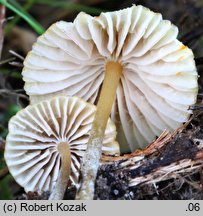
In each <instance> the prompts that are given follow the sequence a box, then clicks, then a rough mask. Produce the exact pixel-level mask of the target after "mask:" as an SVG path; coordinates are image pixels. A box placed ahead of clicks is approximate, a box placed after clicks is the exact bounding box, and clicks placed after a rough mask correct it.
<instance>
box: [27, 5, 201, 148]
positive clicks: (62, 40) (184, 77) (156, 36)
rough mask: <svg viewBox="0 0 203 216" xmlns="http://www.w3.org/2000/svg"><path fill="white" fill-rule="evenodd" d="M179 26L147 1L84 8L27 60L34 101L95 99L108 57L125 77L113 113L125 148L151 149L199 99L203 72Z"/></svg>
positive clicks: (41, 41) (46, 36)
mask: <svg viewBox="0 0 203 216" xmlns="http://www.w3.org/2000/svg"><path fill="white" fill-rule="evenodd" d="M177 34H178V29H177V27H176V26H174V25H172V24H171V22H170V21H168V20H163V19H162V16H161V14H158V13H154V12H152V11H150V10H149V9H147V8H145V7H143V6H135V5H134V6H132V7H130V8H127V9H124V10H120V11H115V12H108V13H102V14H101V15H100V16H99V17H92V16H90V15H87V14H85V13H80V14H79V15H78V16H77V17H76V19H75V20H74V22H73V23H70V22H64V21H60V22H57V23H55V24H53V25H52V26H51V27H50V28H49V29H48V30H47V31H46V33H45V34H43V35H42V36H40V37H39V39H38V40H37V42H36V43H35V44H34V46H33V49H32V51H31V52H30V53H29V54H28V56H27V57H26V59H25V62H24V65H25V67H24V69H23V79H24V81H25V90H26V92H27V94H28V95H29V96H30V99H31V103H35V102H38V101H40V100H42V99H44V98H47V97H52V96H53V95H57V94H67V95H77V96H79V97H82V98H83V99H84V100H86V101H89V102H91V103H95V101H96V99H97V97H98V92H99V89H100V87H101V85H102V81H103V79H104V71H105V66H106V63H107V62H108V61H117V62H119V63H120V64H121V65H122V67H123V75H122V77H121V81H120V84H119V87H118V89H117V95H116V102H115V104H114V107H113V110H112V113H111V117H112V120H113V121H114V122H115V123H116V125H117V128H118V129H117V131H118V140H119V143H120V144H121V146H122V148H123V150H124V151H129V150H131V151H133V150H134V149H136V148H138V147H144V146H145V145H146V144H147V143H149V142H151V141H152V140H153V139H154V138H155V136H158V135H160V134H161V132H162V131H163V130H164V129H167V130H169V131H173V130H174V129H176V128H177V127H178V126H180V125H181V124H182V123H183V122H185V121H187V119H188V116H189V115H190V111H188V107H189V106H190V105H192V104H194V103H195V102H196V95H197V71H196V66H195V62H194V56H193V53H192V51H191V50H190V49H189V48H188V47H186V46H184V45H183V44H182V43H181V42H180V41H179V40H177Z"/></svg>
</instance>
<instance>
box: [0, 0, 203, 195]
mask: <svg viewBox="0 0 203 216" xmlns="http://www.w3.org/2000/svg"><path fill="white" fill-rule="evenodd" d="M1 3H3V4H4V5H5V4H6V7H4V6H3V5H2V4H1ZM132 4H136V5H138V4H141V5H143V6H146V7H148V8H150V9H151V10H153V11H154V12H160V13H161V14H162V15H163V17H164V18H165V19H169V20H171V21H172V22H173V23H174V24H175V25H177V26H178V27H179V39H180V40H181V41H182V42H183V43H184V44H185V45H187V46H189V47H190V48H192V49H193V51H194V54H195V61H196V64H197V67H198V73H199V75H200V76H202V75H203V72H202V71H203V16H202V14H203V0H170V1H169V0H125V1H122V0H72V1H71V0H57V1H56V0H18V1H17V0H7V1H5V0H4V1H3V0H0V199H16V197H18V196H20V195H21V194H22V193H23V189H22V188H20V187H19V186H18V185H17V184H16V183H15V182H14V180H13V179H12V176H10V175H9V174H8V170H7V168H6V165H5V162H4V158H3V149H4V144H5V138H6V135H7V132H8V121H9V119H10V118H11V116H12V115H14V114H15V113H16V112H17V111H19V110H20V109H21V108H23V107H25V106H27V104H28V103H29V102H28V97H27V96H26V94H25V92H24V90H23V85H24V83H23V81H22V77H21V71H22V66H23V59H24V57H25V56H26V55H27V52H28V51H29V50H30V49H31V47H32V44H33V43H34V42H35V41H36V38H37V37H38V36H39V35H40V34H41V33H42V32H43V31H44V30H45V29H47V28H48V27H49V26H50V25H51V24H52V23H54V22H56V21H58V20H65V21H73V19H74V18H75V16H76V15H77V14H78V13H79V12H80V11H84V12H87V13H89V14H91V15H99V14H100V13H101V12H106V11H113V10H118V9H122V8H125V7H128V6H131V5H132ZM22 17H23V18H22ZM202 77H203V76H202ZM202 83H203V80H202V79H201V78H200V79H199V89H200V90H199V97H202V87H203V84H202Z"/></svg>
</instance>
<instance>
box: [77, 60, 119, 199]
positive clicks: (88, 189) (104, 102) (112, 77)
mask: <svg viewBox="0 0 203 216" xmlns="http://www.w3.org/2000/svg"><path fill="white" fill-rule="evenodd" d="M121 75H122V66H121V65H120V63H118V62H113V61H111V62H108V63H107V65H106V71H105V77H104V82H103V86H102V89H101V93H100V97H99V101H98V104H97V111H96V114H95V118H94V121H93V125H92V129H91V131H90V138H89V141H88V145H87V150H86V153H85V156H84V159H83V164H82V168H81V172H82V183H81V188H80V190H79V193H78V194H77V197H76V198H77V199H80V200H91V199H93V197H94V182H95V179H96V175H97V170H98V168H99V161H100V157H101V153H102V144H103V138H104V133H105V129H106V125H107V121H108V118H109V115H110V113H111V109H112V105H113V103H114V101H115V96H116V90H117V87H118V84H119V81H120V78H121Z"/></svg>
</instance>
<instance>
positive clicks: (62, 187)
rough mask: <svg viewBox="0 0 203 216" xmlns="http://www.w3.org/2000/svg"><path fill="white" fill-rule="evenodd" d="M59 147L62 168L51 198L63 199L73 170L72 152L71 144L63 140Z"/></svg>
mask: <svg viewBox="0 0 203 216" xmlns="http://www.w3.org/2000/svg"><path fill="white" fill-rule="evenodd" d="M57 148H58V151H59V153H60V155H61V170H60V174H59V177H58V180H57V182H56V185H55V188H54V191H53V192H52V193H51V195H50V197H49V200H62V199H63V197H64V193H65V191H66V188H67V184H68V180H69V176H70V172H71V152H70V148H69V144H68V143H66V142H61V143H59V144H58V146H57Z"/></svg>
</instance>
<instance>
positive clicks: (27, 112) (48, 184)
mask: <svg viewBox="0 0 203 216" xmlns="http://www.w3.org/2000/svg"><path fill="white" fill-rule="evenodd" d="M95 110H96V109H95V106H94V105H91V104H89V103H86V102H85V101H83V100H81V99H79V98H76V97H63V96H61V97H56V98H53V99H51V100H46V101H43V102H41V103H38V104H35V105H30V106H28V107H27V108H25V109H24V110H22V111H20V112H18V113H17V114H16V115H15V116H14V117H13V118H12V119H11V120H10V122H9V134H8V136H7V139H6V149H5V159H6V163H7V165H8V168H9V171H10V173H11V174H12V175H13V177H14V178H15V180H16V181H17V182H18V183H19V184H20V185H21V186H22V187H24V189H25V191H46V190H49V191H51V190H52V189H53V188H54V185H55V183H56V180H57V178H58V176H59V172H60V167H61V164H60V154H59V151H58V148H57V145H58V144H59V143H63V142H67V143H68V144H69V146H70V151H71V159H72V163H71V169H72V173H71V176H70V179H71V180H72V182H73V183H74V184H75V183H77V182H78V177H79V169H80V162H81V158H82V157H83V155H84V151H85V149H86V146H87V145H86V144H87V141H88V137H89V134H88V133H89V131H90V129H91V125H92V121H93V118H94V114H95ZM115 137H116V129H115V125H114V124H113V122H112V121H111V120H110V119H109V121H108V124H107V128H106V131H105V138H104V144H103V148H102V150H103V152H104V153H106V154H115V153H119V147H118V144H117V142H115Z"/></svg>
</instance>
